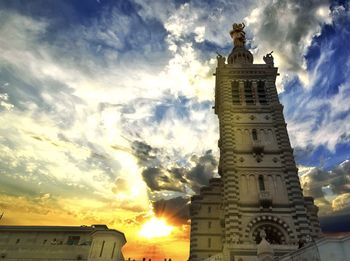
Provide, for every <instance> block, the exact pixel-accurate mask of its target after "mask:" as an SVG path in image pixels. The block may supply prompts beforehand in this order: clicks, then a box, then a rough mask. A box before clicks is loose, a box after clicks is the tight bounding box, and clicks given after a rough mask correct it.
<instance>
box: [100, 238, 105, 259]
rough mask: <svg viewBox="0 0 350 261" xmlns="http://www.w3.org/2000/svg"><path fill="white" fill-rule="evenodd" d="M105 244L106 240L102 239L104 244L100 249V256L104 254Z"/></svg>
mask: <svg viewBox="0 0 350 261" xmlns="http://www.w3.org/2000/svg"><path fill="white" fill-rule="evenodd" d="M104 246H105V241H104V240H103V241H102V246H101V251H100V257H101V256H102V253H103V247H104Z"/></svg>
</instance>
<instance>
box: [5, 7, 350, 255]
mask: <svg viewBox="0 0 350 261" xmlns="http://www.w3.org/2000/svg"><path fill="white" fill-rule="evenodd" d="M234 22H244V23H245V24H246V33H247V40H248V41H247V47H248V48H249V49H250V51H251V52H252V53H253V54H254V59H255V63H262V56H263V55H265V54H266V53H268V52H271V51H273V55H274V57H275V65H276V66H278V67H279V72H280V76H279V77H278V80H277V88H278V91H279V95H280V100H281V103H282V104H283V105H284V114H285V118H286V122H287V124H288V126H287V128H288V131H289V135H290V140H291V143H292V146H293V148H294V154H295V158H296V161H297V164H298V168H299V174H300V177H301V184H302V185H303V188H304V193H305V194H307V195H311V196H313V197H315V202H316V204H317V205H318V206H319V207H320V213H319V214H320V217H321V224H322V226H323V229H324V230H325V231H327V232H339V231H350V224H349V222H346V220H347V221H348V220H349V218H350V44H349V43H350V8H349V2H348V1H331V2H329V1H325V0H318V1H308V0H288V1H287V0H261V1H252V0H236V1H229V0H218V1H210V0H207V1H203V0H194V1H185V0H158V1H155V0H110V1H107V0H94V1H93V0H57V1H49V0H46V1H40V0H27V1H18V0H0V214H1V212H4V216H3V218H2V219H1V220H0V224H1V225H8V224H12V225H34V224H35V225H83V224H84V225H91V224H97V223H101V224H107V225H108V226H109V227H110V228H115V229H118V230H120V231H122V232H124V233H125V235H126V238H127V241H128V243H127V244H126V246H125V247H124V249H123V252H124V255H125V257H126V258H128V257H131V258H139V257H142V256H145V257H147V258H149V257H152V258H153V259H152V260H153V261H154V260H164V257H167V258H169V257H171V258H172V260H173V261H184V260H187V258H188V254H189V240H188V239H189V223H188V201H189V198H190V196H192V195H194V194H195V193H197V192H198V191H199V188H200V187H201V186H203V185H206V184H207V183H208V180H209V179H210V178H211V177H212V176H213V175H217V164H218V157H219V154H218V147H217V141H218V138H219V136H218V122H217V118H216V116H215V114H214V112H213V110H212V106H213V105H214V84H215V82H214V80H215V79H214V77H213V72H214V70H215V67H216V58H215V57H216V52H219V53H221V54H222V55H224V56H227V55H228V54H229V53H230V51H231V49H232V40H231V38H230V36H229V31H230V30H231V28H232V23H234ZM160 218H162V219H163V220H164V221H163V223H159V222H161V221H160ZM152 222H153V223H152ZM157 222H158V223H157ZM147 224H148V227H147ZM152 224H153V226H156V227H157V228H159V227H163V229H162V231H163V232H164V233H163V234H159V235H153V234H152V232H149V231H152ZM145 231H146V232H145ZM147 231H148V232H147ZM151 234H152V235H151ZM155 236H157V237H155Z"/></svg>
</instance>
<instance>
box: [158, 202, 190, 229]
mask: <svg viewBox="0 0 350 261" xmlns="http://www.w3.org/2000/svg"><path fill="white" fill-rule="evenodd" d="M188 203H189V199H188V198H183V197H176V198H172V199H168V200H165V199H162V200H158V201H155V202H153V210H154V213H155V214H156V216H158V217H165V218H166V219H167V220H169V221H170V222H171V223H174V224H187V221H188V219H189V207H188Z"/></svg>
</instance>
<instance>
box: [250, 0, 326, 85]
mask: <svg viewBox="0 0 350 261" xmlns="http://www.w3.org/2000/svg"><path fill="white" fill-rule="evenodd" d="M280 17H283V19H280ZM245 22H246V23H247V27H248V28H249V29H248V30H251V31H252V34H253V43H252V44H253V47H254V48H256V51H255V53H256V54H255V57H256V59H257V60H258V61H261V59H262V56H263V55H264V54H266V53H268V52H270V51H271V50H273V51H274V56H275V63H276V66H278V67H279V68H280V71H281V72H282V74H283V75H282V80H283V77H287V75H288V74H297V75H298V77H299V79H300V80H301V82H303V84H304V86H305V87H308V86H309V85H310V82H309V75H308V74H307V72H306V65H305V60H304V55H305V54H306V52H307V50H308V47H309V46H310V44H311V41H312V39H313V37H314V36H315V35H319V34H320V32H321V27H322V25H323V24H324V23H330V22H331V16H330V11H329V2H328V1H326V0H324V1H314V2H310V1H308V2H306V1H286V0H278V1H264V2H263V3H262V4H261V5H260V7H257V8H255V9H253V10H252V12H251V13H250V15H249V16H247V17H246V18H245Z"/></svg>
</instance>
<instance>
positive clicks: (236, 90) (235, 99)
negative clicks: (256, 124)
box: [231, 81, 241, 104]
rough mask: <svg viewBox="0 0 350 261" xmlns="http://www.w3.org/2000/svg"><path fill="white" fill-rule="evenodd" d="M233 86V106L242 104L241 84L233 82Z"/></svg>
mask: <svg viewBox="0 0 350 261" xmlns="http://www.w3.org/2000/svg"><path fill="white" fill-rule="evenodd" d="M231 86H232V102H233V104H240V103H241V101H240V99H239V82H238V81H233V82H232V83H231Z"/></svg>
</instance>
